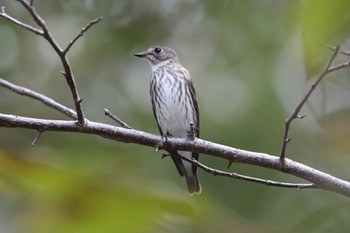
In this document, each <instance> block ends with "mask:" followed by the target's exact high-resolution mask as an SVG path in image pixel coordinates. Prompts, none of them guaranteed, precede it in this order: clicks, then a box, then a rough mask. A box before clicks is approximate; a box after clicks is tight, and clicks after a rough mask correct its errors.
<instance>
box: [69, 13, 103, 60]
mask: <svg viewBox="0 0 350 233" xmlns="http://www.w3.org/2000/svg"><path fill="white" fill-rule="evenodd" d="M102 18H103V17H102V16H101V17H98V18H97V19H94V20H91V21H90V22H89V23H88V24H86V26H85V27H83V28H82V29H81V31H80V33H79V34H78V35H77V36H76V37H75V38H74V39H73V40H71V41H70V42H69V44H68V45H67V47H66V48H65V49H64V50H63V54H66V53H67V52H68V51H69V50H70V48H71V47H72V46H73V45H74V44H75V42H76V41H77V40H78V39H79V38H80V37H82V36H83V35H84V33H85V32H86V31H87V30H89V28H91V27H92V26H93V25H94V24H97V23H98V22H100V21H101V19H102Z"/></svg>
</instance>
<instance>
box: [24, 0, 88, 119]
mask: <svg viewBox="0 0 350 233" xmlns="http://www.w3.org/2000/svg"><path fill="white" fill-rule="evenodd" d="M17 1H19V2H20V3H21V4H22V5H23V7H24V8H25V9H27V11H28V12H29V13H30V15H31V16H32V18H33V19H34V21H35V22H36V23H37V24H38V26H39V27H40V28H41V29H42V33H41V34H39V35H40V36H42V37H44V38H45V39H46V40H47V41H48V42H49V44H50V45H51V47H52V48H53V49H54V50H55V52H56V53H57V55H58V56H59V57H60V59H61V62H62V66H63V69H64V72H63V74H64V76H65V78H66V81H67V83H68V86H69V89H70V91H71V93H72V97H73V101H74V105H75V109H76V112H77V120H78V124H79V126H83V125H84V122H85V116H84V112H83V109H82V106H81V102H82V99H81V98H80V97H79V93H78V89H77V85H76V82H75V78H74V75H73V72H72V69H71V66H70V64H69V62H68V59H67V57H66V52H65V51H64V50H62V49H61V47H60V46H59V44H58V43H57V42H56V40H55V39H54V38H53V36H52V35H51V33H50V32H49V30H48V28H47V26H46V24H45V21H44V20H43V19H42V18H41V17H40V15H39V14H38V13H37V12H36V10H35V8H34V7H33V5H31V3H30V2H28V1H26V0H17Z"/></svg>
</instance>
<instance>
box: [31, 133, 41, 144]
mask: <svg viewBox="0 0 350 233" xmlns="http://www.w3.org/2000/svg"><path fill="white" fill-rule="evenodd" d="M42 132H43V131H41V130H38V133H37V134H36V136H35V138H34V139H33V141H32V146H35V143H36V142H37V141H38V140H39V138H40V136H41V134H42Z"/></svg>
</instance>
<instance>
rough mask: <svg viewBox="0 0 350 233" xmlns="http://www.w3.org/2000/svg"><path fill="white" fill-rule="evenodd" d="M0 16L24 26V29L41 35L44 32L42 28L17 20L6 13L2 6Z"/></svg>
mask: <svg viewBox="0 0 350 233" xmlns="http://www.w3.org/2000/svg"><path fill="white" fill-rule="evenodd" d="M0 16H1V17H3V18H4V19H7V20H8V21H10V22H12V23H14V24H16V25H18V26H20V27H22V28H24V29H27V30H29V31H31V32H33V33H35V34H37V35H39V36H42V35H43V34H44V32H43V31H42V30H40V29H37V28H35V27H33V26H31V25H29V24H26V23H23V22H21V21H19V20H18V19H15V18H13V17H12V16H10V15H8V14H7V13H6V11H5V7H4V6H3V7H1V8H0Z"/></svg>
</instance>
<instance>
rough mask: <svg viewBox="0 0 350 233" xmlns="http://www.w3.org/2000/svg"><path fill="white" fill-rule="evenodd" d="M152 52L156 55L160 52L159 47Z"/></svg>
mask: <svg viewBox="0 0 350 233" xmlns="http://www.w3.org/2000/svg"><path fill="white" fill-rule="evenodd" d="M154 52H155V53H157V54H158V53H160V52H162V49H161V48H160V47H156V48H155V49H154Z"/></svg>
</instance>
